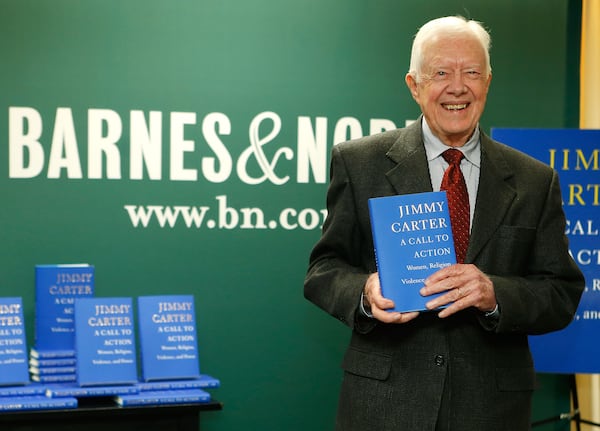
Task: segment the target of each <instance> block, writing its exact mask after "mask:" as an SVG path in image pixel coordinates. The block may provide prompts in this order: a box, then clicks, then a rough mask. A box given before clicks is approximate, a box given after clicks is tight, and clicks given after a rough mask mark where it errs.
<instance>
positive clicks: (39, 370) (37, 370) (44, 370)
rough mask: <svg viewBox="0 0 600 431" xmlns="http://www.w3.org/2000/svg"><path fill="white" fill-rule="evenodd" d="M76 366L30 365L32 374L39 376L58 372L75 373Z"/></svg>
mask: <svg viewBox="0 0 600 431" xmlns="http://www.w3.org/2000/svg"><path fill="white" fill-rule="evenodd" d="M75 371H76V367H73V366H64V367H29V372H30V373H31V374H36V375H38V376H51V375H56V374H75Z"/></svg>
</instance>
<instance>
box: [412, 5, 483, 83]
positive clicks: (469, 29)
mask: <svg viewBox="0 0 600 431" xmlns="http://www.w3.org/2000/svg"><path fill="white" fill-rule="evenodd" d="M452 36H471V37H474V38H475V39H476V40H477V41H479V43H481V47H482V48H483V51H484V52H485V61H486V64H485V74H486V75H489V74H490V73H491V72H492V66H491V64H490V46H491V38H490V35H489V33H488V32H487V30H486V29H485V28H484V27H483V25H482V24H481V23H480V22H478V21H473V20H467V19H466V18H464V17H462V16H446V17H442V18H437V19H434V20H431V21H429V22H427V23H426V24H424V25H423V26H422V27H421V28H420V29H419V31H418V32H417V34H416V35H415V38H414V40H413V45H412V51H411V55H410V66H409V70H408V73H409V74H411V75H412V76H413V78H414V79H415V81H416V82H419V77H420V76H419V75H420V74H421V72H422V71H423V69H422V67H423V59H424V51H425V48H426V46H427V45H428V44H430V43H432V42H435V41H436V40H438V39H439V38H440V37H452Z"/></svg>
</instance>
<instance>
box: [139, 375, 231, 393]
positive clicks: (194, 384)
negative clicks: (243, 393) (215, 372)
mask: <svg viewBox="0 0 600 431" xmlns="http://www.w3.org/2000/svg"><path fill="white" fill-rule="evenodd" d="M137 386H138V388H139V389H140V391H142V392H143V391H161V390H169V389H207V388H218V387H220V386H221V382H220V381H219V379H216V378H214V377H211V376H209V375H206V374H202V375H200V377H198V378H197V379H184V380H159V381H152V382H140V383H138V384H137Z"/></svg>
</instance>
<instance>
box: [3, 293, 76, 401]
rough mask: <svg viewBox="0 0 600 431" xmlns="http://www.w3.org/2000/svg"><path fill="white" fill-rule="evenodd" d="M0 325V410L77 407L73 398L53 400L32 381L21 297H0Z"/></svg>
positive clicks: (41, 387) (44, 389)
mask: <svg viewBox="0 0 600 431" xmlns="http://www.w3.org/2000/svg"><path fill="white" fill-rule="evenodd" d="M0 328H1V329H0V411H10V410H33V409H66V408H74V407H77V400H76V399H75V398H64V399H62V400H52V399H50V398H48V397H47V396H46V394H45V391H46V387H45V386H44V385H40V384H36V383H31V381H30V379H29V374H28V367H27V345H26V337H25V324H24V321H23V307H22V299H21V298H0Z"/></svg>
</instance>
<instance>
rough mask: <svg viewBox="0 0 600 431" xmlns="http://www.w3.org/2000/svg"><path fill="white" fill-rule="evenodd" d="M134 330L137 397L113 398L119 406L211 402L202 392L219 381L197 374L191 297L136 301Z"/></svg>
mask: <svg viewBox="0 0 600 431" xmlns="http://www.w3.org/2000/svg"><path fill="white" fill-rule="evenodd" d="M138 330H139V338H140V348H141V352H140V353H141V354H140V358H141V369H142V381H141V382H140V383H138V384H137V387H138V388H139V393H138V394H135V395H120V396H117V397H115V401H116V402H117V403H118V404H119V405H122V406H132V405H146V404H195V403H206V402H209V401H211V399H212V397H211V395H210V393H209V392H207V391H206V389H209V388H218V387H219V386H220V381H219V380H218V379H216V378H214V377H211V376H209V375H206V374H200V363H199V360H198V343H197V337H196V315H195V311H194V298H193V296H191V295H160V296H141V297H139V298H138Z"/></svg>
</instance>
